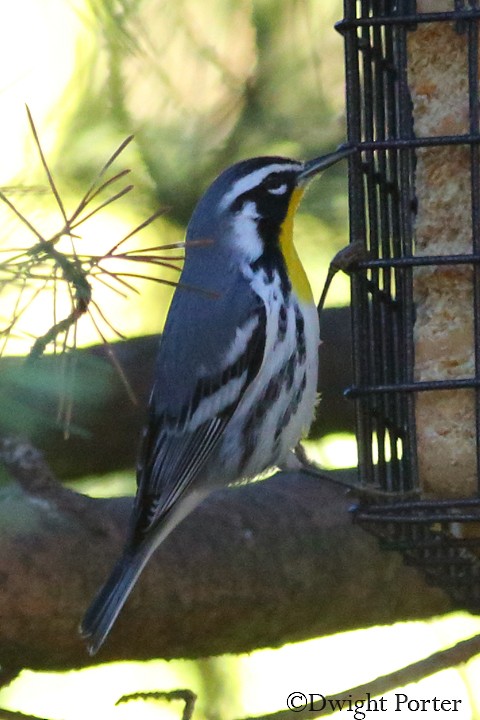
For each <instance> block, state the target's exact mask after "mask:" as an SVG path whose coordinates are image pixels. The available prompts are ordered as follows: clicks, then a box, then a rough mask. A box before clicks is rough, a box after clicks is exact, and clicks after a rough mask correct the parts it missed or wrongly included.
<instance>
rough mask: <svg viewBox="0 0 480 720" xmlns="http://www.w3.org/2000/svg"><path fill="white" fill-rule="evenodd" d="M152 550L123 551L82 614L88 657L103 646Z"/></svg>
mask: <svg viewBox="0 0 480 720" xmlns="http://www.w3.org/2000/svg"><path fill="white" fill-rule="evenodd" d="M152 550H153V548H152V549H150V548H149V547H148V546H145V547H144V548H138V547H137V548H135V550H134V551H132V550H131V549H128V548H127V550H126V551H125V553H124V554H123V555H122V557H121V558H120V560H119V561H118V562H117V564H116V565H115V567H114V568H113V570H112V573H111V575H110V577H109V578H108V580H107V581H106V583H105V584H104V585H103V587H102V588H101V589H100V591H99V593H98V595H97V596H96V597H95V599H94V601H93V602H92V604H91V605H90V607H89V608H88V610H87V612H86V613H85V616H84V618H83V620H82V623H81V625H80V633H81V635H82V636H83V637H84V638H86V639H87V647H88V652H89V653H90V655H95V653H96V652H97V651H98V649H99V648H100V647H101V646H102V645H103V643H104V641H105V638H106V637H107V635H108V633H109V632H110V630H111V628H112V625H113V623H114V622H115V620H116V619H117V617H118V614H119V613H120V611H121V609H122V608H123V606H124V604H125V602H126V600H127V598H128V596H129V595H130V592H131V591H132V589H133V586H134V585H135V582H136V581H137V579H138V576H139V575H140V573H141V572H142V570H143V568H144V566H145V564H146V562H147V561H148V559H149V557H150V555H151V552H152Z"/></svg>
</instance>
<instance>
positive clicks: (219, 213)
mask: <svg viewBox="0 0 480 720" xmlns="http://www.w3.org/2000/svg"><path fill="white" fill-rule="evenodd" d="M352 152H353V148H352V147H351V146H348V145H344V146H339V148H337V150H336V151H334V152H331V153H329V154H328V155H324V156H322V157H317V158H315V159H313V160H310V161H307V162H300V161H297V160H291V159H289V158H285V157H277V156H262V157H256V158H251V159H247V160H243V161H240V162H237V163H236V164H234V165H232V166H230V167H228V168H227V169H226V170H224V171H223V172H222V173H221V174H220V175H219V176H218V177H217V178H216V179H215V180H214V181H213V183H212V184H211V185H210V186H209V187H208V189H207V190H206V192H205V193H204V194H203V196H202V197H201V198H200V200H199V202H198V204H197V206H196V208H195V210H194V212H193V214H192V216H191V219H190V222H189V224H188V227H187V231H186V237H185V258H184V265H183V269H182V273H181V276H180V280H179V285H178V287H177V288H176V290H175V293H174V295H173V298H172V302H171V305H170V308H169V311H168V315H167V319H166V322H165V326H164V331H163V333H162V336H161V339H160V345H159V349H158V356H157V360H156V365H155V372H154V382H153V387H152V391H151V395H150V400H149V409H148V419H147V422H146V426H145V430H144V434H143V440H142V443H141V450H140V455H139V462H138V466H137V492H136V496H135V500H134V504H133V510H132V514H131V520H130V525H129V529H128V534H127V539H126V544H125V548H124V551H123V554H122V555H121V557H120V559H119V560H118V562H117V563H116V565H115V566H114V568H113V570H112V572H111V574H110V576H109V577H108V579H107V581H106V582H105V584H104V585H103V587H102V588H101V589H100V591H99V593H98V594H97V596H96V597H95V599H94V600H93V602H92V604H91V605H90V607H89V608H88V610H87V612H86V613H85V616H84V618H83V621H82V623H81V625H80V633H81V635H82V636H83V637H84V638H85V640H86V642H87V649H88V652H89V653H90V654H91V655H94V654H95V653H96V652H97V651H98V650H99V648H100V647H101V646H102V644H103V643H104V641H105V639H106V637H107V635H108V634H109V632H110V630H111V629H112V626H113V624H114V622H115V621H116V619H117V617H118V614H119V613H120V611H121V609H122V608H123V605H124V604H125V602H126V600H127V598H128V596H129V594H130V592H131V590H132V588H133V586H134V585H135V583H136V581H137V580H138V577H139V576H140V573H141V572H142V570H143V568H144V567H145V565H146V563H147V562H148V560H149V558H150V557H151V555H152V553H153V552H154V551H155V550H156V548H158V546H159V545H160V544H161V543H162V542H163V540H164V539H165V538H166V537H167V536H168V535H169V534H170V533H171V532H172V530H174V528H175V527H176V526H177V525H178V524H179V523H180V522H181V521H182V520H183V519H184V518H185V517H186V516H187V515H188V514H189V513H190V512H192V511H193V510H194V509H195V508H196V507H197V506H198V505H199V504H200V503H201V502H202V501H203V500H204V499H205V498H206V497H207V496H208V495H209V494H210V493H211V492H212V491H214V490H215V489H217V488H221V487H224V486H227V485H230V484H232V483H235V482H236V481H240V480H249V479H253V478H255V477H258V476H259V475H261V474H262V473H264V472H265V471H267V470H268V469H269V468H275V467H280V466H282V464H284V463H286V461H287V460H288V458H289V457H290V453H291V451H292V449H294V448H295V446H296V445H297V443H298V442H299V440H300V439H301V438H302V437H303V436H304V435H305V434H306V433H307V432H308V430H309V428H310V425H311V423H312V420H313V417H314V411H315V406H316V401H317V375H318V346H319V342H320V335H319V320H318V314H317V308H316V305H315V302H314V298H313V294H312V291H311V288H310V284H309V281H308V279H307V275H306V272H305V270H304V268H303V266H302V263H301V261H300V259H299V256H298V254H297V251H296V248H295V245H294V243H293V219H294V215H295V213H296V210H297V208H298V206H299V203H300V200H301V198H302V196H303V194H304V191H305V189H306V187H307V185H308V183H309V181H310V180H311V179H312V178H314V177H315V176H316V175H318V174H319V173H320V172H321V171H322V170H325V169H326V168H328V167H330V166H331V165H333V164H334V163H336V162H338V161H339V160H341V159H342V158H345V157H347V156H348V155H350V154H351V153H352Z"/></svg>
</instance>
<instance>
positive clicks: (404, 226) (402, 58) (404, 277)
mask: <svg viewBox="0 0 480 720" xmlns="http://www.w3.org/2000/svg"><path fill="white" fill-rule="evenodd" d="M406 2H407V3H408V4H409V5H411V0H406ZM408 31H409V30H408V29H407V28H406V27H405V25H399V26H397V27H396V28H395V54H396V63H395V64H396V68H397V83H396V87H397V111H398V137H399V138H400V139H402V140H406V139H407V140H408V139H412V138H413V137H414V133H413V118H412V105H411V99H410V91H409V87H408V57H407V32H408ZM410 31H412V30H411V29H410ZM414 167H415V153H414V150H413V148H406V149H402V150H400V151H399V178H398V180H399V185H400V228H401V237H402V252H403V255H405V256H407V257H408V256H411V255H413V254H414V247H413V222H412V202H413V199H414ZM397 277H398V281H399V296H401V298H402V313H401V317H402V332H401V335H402V340H403V342H402V343H401V347H402V348H403V378H402V380H403V382H408V383H411V382H413V380H414V369H415V347H414V340H413V323H414V304H413V275H412V269H411V268H402V269H401V270H400V272H399V273H398V276H397ZM403 402H404V408H405V426H406V433H405V435H404V444H403V465H404V470H405V488H404V490H405V491H408V490H410V489H414V490H418V487H419V483H418V463H417V443H416V430H415V395H414V393H406V394H405V395H404V398H403Z"/></svg>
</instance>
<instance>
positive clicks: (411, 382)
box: [336, 0, 480, 611]
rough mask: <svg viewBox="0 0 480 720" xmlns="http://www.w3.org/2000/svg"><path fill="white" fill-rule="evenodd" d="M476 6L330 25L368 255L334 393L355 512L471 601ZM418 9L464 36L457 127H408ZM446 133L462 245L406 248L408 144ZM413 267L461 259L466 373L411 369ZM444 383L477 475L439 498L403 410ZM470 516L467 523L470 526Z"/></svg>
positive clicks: (479, 418) (386, 0)
mask: <svg viewBox="0 0 480 720" xmlns="http://www.w3.org/2000/svg"><path fill="white" fill-rule="evenodd" d="M430 9H431V7H430ZM479 20H480V9H479V8H478V3H477V1H475V2H469V4H468V5H466V4H463V3H461V2H456V3H455V5H453V2H452V10H451V11H448V12H443V11H442V12H428V13H426V12H419V11H418V9H417V6H416V2H415V0H413V2H412V0H403V1H402V0H345V2H344V18H343V20H342V21H341V22H339V23H338V24H337V26H336V27H337V30H338V31H339V32H340V33H341V34H342V35H343V37H344V43H345V60H346V86H347V87H346V89H347V126H348V140H349V142H350V143H352V144H354V145H355V146H357V147H358V149H359V151H360V152H359V153H357V154H356V155H355V156H353V157H352V158H351V159H350V161H349V163H350V172H349V206H350V235H351V241H352V242H358V241H359V240H363V241H364V242H365V246H366V249H367V251H368V259H367V260H365V261H363V262H361V263H359V265H358V269H357V270H356V271H355V272H354V273H353V277H352V324H353V325H352V326H353V352H354V383H353V385H352V386H351V387H350V388H348V390H347V395H348V397H350V398H351V399H352V400H353V401H354V403H355V407H356V432H357V441H358V448H359V488H360V492H359V497H360V501H359V504H358V506H357V507H356V509H355V518H356V520H357V522H359V523H361V524H362V525H363V526H364V527H365V528H366V529H367V530H369V531H370V532H372V533H373V534H375V535H376V536H377V537H378V538H379V539H380V541H381V543H382V544H383V545H384V546H385V547H386V548H391V549H396V550H400V551H401V552H403V554H404V558H405V560H406V561H407V562H410V563H412V564H416V565H418V566H421V567H422V569H423V570H424V572H425V574H426V577H427V579H429V580H430V581H431V582H432V583H434V584H437V585H440V586H442V587H444V588H445V589H446V590H447V591H449V592H450V594H451V596H452V598H453V600H454V601H455V602H456V604H457V605H459V606H462V607H467V608H469V609H472V610H476V611H479V610H480V497H479V496H480V489H479V485H478V478H479V477H480V473H479V472H478V470H479V468H480V390H479V388H480V328H479V327H478V325H479V322H480V277H479V273H480V267H479V262H480V164H479V143H480V133H479V97H478V72H479V68H478V50H479V47H478V22H479ZM426 23H429V24H431V25H429V27H433V26H434V25H441V24H446V23H448V24H449V25H450V26H451V27H452V28H454V32H455V33H457V34H459V35H461V36H462V38H463V40H462V42H464V43H465V44H466V58H467V62H466V68H465V69H466V74H467V83H468V84H467V91H468V102H467V104H468V107H467V111H468V113H467V114H468V120H467V121H466V125H467V126H466V128H465V132H455V133H449V134H440V132H439V133H438V134H437V132H435V133H428V132H427V133H422V132H419V130H418V128H417V127H416V123H414V109H413V104H412V96H411V88H410V86H409V80H410V78H409V62H408V61H409V58H408V52H409V44H408V42H409V37H411V34H412V33H415V32H417V30H418V28H419V27H420V26H422V25H423V24H426ZM444 27H445V25H444ZM425 92H428V90H426V91H425ZM459 112H460V110H459ZM459 146H462V147H466V148H468V152H469V153H470V159H469V171H470V172H469V178H468V181H469V192H470V197H469V198H466V200H465V201H466V202H468V203H469V218H470V222H471V227H470V228H469V229H468V232H469V238H470V243H471V248H470V247H468V248H467V252H452V253H451V254H445V253H442V254H440V253H428V252H418V248H417V246H416V245H417V241H416V236H415V231H416V218H417V212H418V201H417V188H416V181H417V178H416V173H417V171H418V155H417V154H418V153H419V152H422V151H421V150H420V149H421V148H432V152H437V151H438V149H439V148H445V147H447V148H457V147H459ZM452 152H454V151H452ZM455 181H456V178H455V177H453V178H452V182H453V183H455ZM421 268H424V269H426V270H427V272H428V271H433V272H436V271H440V270H442V269H448V268H460V269H466V272H470V273H471V278H472V280H471V282H472V305H473V307H472V313H473V337H472V346H473V347H472V353H473V356H474V372H472V373H471V375H467V376H465V377H459V376H448V375H447V376H445V377H444V378H440V379H439V378H434V379H428V378H427V379H423V378H419V377H418V373H417V372H416V365H415V363H416V359H415V358H416V355H415V353H416V346H415V342H416V335H415V322H416V303H415V287H414V283H415V277H416V275H415V273H417V272H419V269H421ZM462 272H463V270H462ZM417 339H418V338H417ZM417 350H418V349H417ZM449 390H450V391H460V390H463V391H467V392H470V393H473V394H474V397H475V402H474V429H473V445H474V447H475V450H474V454H475V471H474V474H475V477H476V478H477V481H476V486H475V487H474V488H473V491H472V492H469V493H466V494H465V496H463V495H462V493H460V495H462V496H461V497H448V496H447V497H445V498H443V497H442V496H441V493H439V494H438V496H437V497H435V493H431V492H430V493H428V492H425V487H424V485H423V481H422V476H421V475H422V473H421V471H419V447H418V432H417V430H418V428H417V422H418V415H417V413H418V406H419V396H420V395H423V394H428V393H435V392H436V393H437V394H438V393H445V392H446V391H449ZM430 397H432V395H431V396H430ZM443 397H446V396H445V395H443ZM472 527H475V528H476V529H477V530H476V532H470V529H471V528H472ZM459 528H460V530H459ZM467 530H468V531H467Z"/></svg>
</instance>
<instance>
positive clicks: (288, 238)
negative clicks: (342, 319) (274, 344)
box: [279, 187, 313, 302]
mask: <svg viewBox="0 0 480 720" xmlns="http://www.w3.org/2000/svg"><path fill="white" fill-rule="evenodd" d="M303 193H304V188H302V187H297V188H295V190H294V191H293V193H292V196H291V198H290V204H289V206H288V211H287V215H286V217H285V220H284V221H283V223H282V225H281V227H280V238H279V241H280V249H281V251H282V255H283V257H284V258H285V264H286V266H287V272H288V276H289V278H290V281H291V283H292V289H293V290H294V291H295V294H296V295H297V297H298V299H299V300H301V301H303V302H313V294H312V289H311V287H310V283H309V282H308V278H307V275H306V273H305V270H304V268H303V265H302V263H301V262H300V258H299V257H298V253H297V251H296V248H295V245H294V242H293V220H294V217H295V213H296V212H297V208H298V206H299V204H300V200H301V199H302V197H303Z"/></svg>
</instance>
